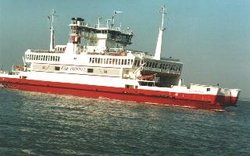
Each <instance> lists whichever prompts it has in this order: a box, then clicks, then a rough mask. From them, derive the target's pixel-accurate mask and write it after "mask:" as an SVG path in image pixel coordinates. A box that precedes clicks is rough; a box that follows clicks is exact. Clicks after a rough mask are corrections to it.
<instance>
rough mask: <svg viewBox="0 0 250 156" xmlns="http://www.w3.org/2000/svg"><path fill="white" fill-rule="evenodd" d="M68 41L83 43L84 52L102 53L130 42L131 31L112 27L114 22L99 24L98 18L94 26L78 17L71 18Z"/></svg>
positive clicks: (121, 47) (122, 46)
mask: <svg viewBox="0 0 250 156" xmlns="http://www.w3.org/2000/svg"><path fill="white" fill-rule="evenodd" d="M69 27H70V29H71V32H70V42H71V43H73V44H77V45H79V44H83V45H84V47H85V51H86V52H97V53H102V52H104V51H109V50H110V48H118V49H119V48H120V49H123V48H124V47H126V46H127V45H130V44H132V42H131V40H132V37H133V33H132V31H131V30H130V29H129V28H127V29H126V30H122V29H121V27H114V24H109V23H108V21H107V24H106V25H103V24H100V18H98V23H97V24H96V25H95V26H90V25H88V24H87V23H85V20H84V19H82V18H79V17H76V18H72V22H71V24H70V25H69Z"/></svg>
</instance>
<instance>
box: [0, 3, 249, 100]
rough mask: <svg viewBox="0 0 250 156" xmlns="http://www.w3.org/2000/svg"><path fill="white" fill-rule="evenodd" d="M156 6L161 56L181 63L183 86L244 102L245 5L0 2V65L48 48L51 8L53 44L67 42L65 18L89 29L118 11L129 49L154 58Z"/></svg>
mask: <svg viewBox="0 0 250 156" xmlns="http://www.w3.org/2000/svg"><path fill="white" fill-rule="evenodd" d="M161 5H165V6H166V8H167V14H166V18H165V27H166V31H165V32H164V37H163V50H162V56H163V57H170V56H171V57H173V58H178V59H180V60H181V61H182V62H183V63H184V68H183V73H182V78H183V79H184V83H199V84H218V83H219V84H220V86H223V87H226V88H239V89H241V90H242V92H241V98H242V99H243V98H249V99H250V61H249V59H250V0H53V1H51V0H0V66H2V67H3V68H4V69H10V67H11V65H12V64H22V59H21V57H22V56H23V54H24V52H25V51H26V50H27V49H49V26H48V18H47V16H48V15H49V13H50V12H51V10H52V9H55V10H56V14H57V16H56V21H55V24H56V26H55V29H56V44H66V43H67V41H68V33H69V29H68V24H69V23H70V19H71V17H82V18H84V19H85V20H86V21H87V23H90V24H95V23H96V20H97V17H103V19H108V18H111V16H112V13H113V11H114V10H119V11H122V12H123V13H122V14H119V16H117V18H116V22H117V23H119V24H120V23H122V26H124V28H126V27H130V28H131V29H132V30H133V32H134V34H135V36H134V38H133V40H132V42H133V44H132V45H131V46H130V47H129V48H131V49H137V50H143V51H147V52H149V53H151V54H154V50H155V46H156V39H157V35H158V29H159V26H160V19H161V17H160V13H159V10H160V7H161Z"/></svg>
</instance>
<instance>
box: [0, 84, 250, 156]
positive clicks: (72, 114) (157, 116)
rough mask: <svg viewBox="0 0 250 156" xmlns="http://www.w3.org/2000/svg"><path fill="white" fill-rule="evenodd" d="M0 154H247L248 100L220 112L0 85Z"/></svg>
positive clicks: (249, 141) (249, 144) (249, 147)
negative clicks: (54, 93) (14, 88)
mask: <svg viewBox="0 0 250 156" xmlns="http://www.w3.org/2000/svg"><path fill="white" fill-rule="evenodd" d="M0 155H1V156H5V155H7V156H9V155H10V156H11V155H171V156H172V155H201V156H204V155H220V156H222V155H225V156H227V155H235V156H239V155H240V156H248V155H250V102H249V101H239V102H238V107H229V108H227V109H226V110H225V111H223V112H215V111H207V110H197V109H187V108H176V107H164V106H155V105H146V104H138V103H133V102H122V101H114V100H108V99H87V98H79V97H73V96H60V95H50V94H41V93H32V92H23V91H16V90H9V89H4V88H2V89H0Z"/></svg>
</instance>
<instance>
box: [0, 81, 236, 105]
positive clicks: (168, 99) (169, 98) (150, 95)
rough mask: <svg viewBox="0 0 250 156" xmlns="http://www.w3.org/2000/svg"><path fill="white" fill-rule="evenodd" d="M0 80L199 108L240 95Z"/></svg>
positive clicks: (64, 91) (41, 88)
mask: <svg viewBox="0 0 250 156" xmlns="http://www.w3.org/2000/svg"><path fill="white" fill-rule="evenodd" d="M0 83H2V84H3V86H4V87H6V88H14V89H19V90H24V91H35V92H42V93H53V94H62V95H74V96H80V97H89V98H100V97H103V98H110V99H118V100H123V101H135V102H143V103H150V104H157V105H167V106H181V107H190V108H199V109H223V108H224V107H226V106H230V105H235V103H236V102H237V99H236V98H231V97H225V96H215V95H201V94H185V93H175V92H162V91H149V90H142V89H132V88H114V87H104V86H93V85H82V84H72V83H59V82H48V81H37V80H27V79H15V78H0Z"/></svg>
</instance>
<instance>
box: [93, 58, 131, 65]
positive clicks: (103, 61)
mask: <svg viewBox="0 0 250 156" xmlns="http://www.w3.org/2000/svg"><path fill="white" fill-rule="evenodd" d="M89 63H95V64H114V65H132V64H133V59H118V58H96V57H90V58H89Z"/></svg>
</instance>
